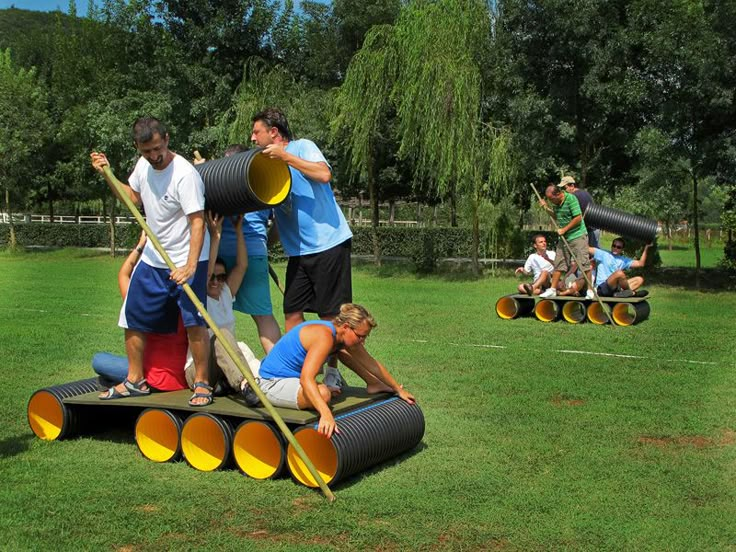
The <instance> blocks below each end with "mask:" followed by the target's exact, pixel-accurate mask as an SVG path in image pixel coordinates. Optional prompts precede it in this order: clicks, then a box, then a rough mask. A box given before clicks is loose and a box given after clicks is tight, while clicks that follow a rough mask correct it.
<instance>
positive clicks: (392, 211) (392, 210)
mask: <svg viewBox="0 0 736 552" xmlns="http://www.w3.org/2000/svg"><path fill="white" fill-rule="evenodd" d="M395 218H396V200H395V199H391V200H389V202H388V224H389V226H393V225H394V220H395Z"/></svg>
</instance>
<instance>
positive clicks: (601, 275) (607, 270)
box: [593, 247, 634, 287]
mask: <svg viewBox="0 0 736 552" xmlns="http://www.w3.org/2000/svg"><path fill="white" fill-rule="evenodd" d="M593 258H594V259H595V262H596V268H595V287H598V286H599V285H601V284H602V283H603V282H605V281H606V280H608V277H609V276H610V275H611V274H613V273H614V272H616V271H617V270H626V269H627V268H629V267H630V266H631V263H633V262H634V260H633V259H629V258H628V257H624V256H623V255H614V254H612V253H610V252H608V251H604V250H603V249H598V248H597V247H596V248H595V253H594V254H593Z"/></svg>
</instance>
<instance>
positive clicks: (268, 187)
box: [248, 153, 291, 205]
mask: <svg viewBox="0 0 736 552" xmlns="http://www.w3.org/2000/svg"><path fill="white" fill-rule="evenodd" d="M248 184H249V185H250V189H251V190H252V191H253V193H254V194H255V196H256V197H257V198H258V199H259V200H260V201H261V202H263V203H265V204H267V205H278V204H279V203H281V202H282V201H283V200H284V199H286V196H287V195H288V194H289V191H290V190H291V173H290V172H289V167H288V165H287V164H286V163H284V162H283V161H281V160H280V159H271V158H270V157H267V156H265V155H261V154H260V153H257V154H255V155H254V156H253V159H252V160H251V162H250V166H249V168H248Z"/></svg>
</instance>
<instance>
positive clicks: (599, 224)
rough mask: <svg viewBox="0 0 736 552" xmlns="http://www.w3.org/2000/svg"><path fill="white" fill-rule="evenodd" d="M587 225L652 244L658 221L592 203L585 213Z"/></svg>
mask: <svg viewBox="0 0 736 552" xmlns="http://www.w3.org/2000/svg"><path fill="white" fill-rule="evenodd" d="M585 223H586V224H588V223H590V225H591V226H593V227H594V228H600V229H601V230H607V231H608V232H611V233H613V234H620V235H622V236H629V237H632V238H638V239H640V240H643V241H646V242H651V241H654V238H655V237H656V236H657V221H656V220H653V219H648V218H645V217H640V216H639V215H632V214H630V213H626V212H624V211H619V210H618V209H613V208H611V207H605V206H603V205H599V204H597V203H591V204H590V205H589V206H588V208H587V209H586V211H585Z"/></svg>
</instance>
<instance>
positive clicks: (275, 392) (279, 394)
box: [258, 378, 302, 410]
mask: <svg viewBox="0 0 736 552" xmlns="http://www.w3.org/2000/svg"><path fill="white" fill-rule="evenodd" d="M258 386H259V387H260V388H261V391H263V393H264V394H265V395H266V398H267V399H268V400H269V402H270V403H271V404H272V405H274V406H280V407H283V408H291V409H294V410H299V405H298V404H297V401H296V397H297V395H298V394H299V389H301V388H302V384H301V382H300V381H299V378H273V379H265V378H261V379H260V381H259V382H258Z"/></svg>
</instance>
